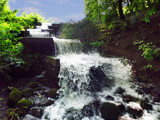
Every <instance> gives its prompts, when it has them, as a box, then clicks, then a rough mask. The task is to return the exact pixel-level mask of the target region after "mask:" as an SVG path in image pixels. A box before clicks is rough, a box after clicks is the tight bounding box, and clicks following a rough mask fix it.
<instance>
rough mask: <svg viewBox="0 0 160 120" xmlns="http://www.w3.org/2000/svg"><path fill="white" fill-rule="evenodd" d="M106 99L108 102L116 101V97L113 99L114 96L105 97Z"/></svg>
mask: <svg viewBox="0 0 160 120" xmlns="http://www.w3.org/2000/svg"><path fill="white" fill-rule="evenodd" d="M105 98H106V100H110V101H114V97H112V96H110V95H108V96H107V97H105Z"/></svg>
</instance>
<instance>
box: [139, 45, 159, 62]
mask: <svg viewBox="0 0 160 120" xmlns="http://www.w3.org/2000/svg"><path fill="white" fill-rule="evenodd" d="M139 50H143V53H142V56H143V57H144V58H145V59H147V60H153V59H154V58H155V57H159V56H160V49H159V48H156V47H155V46H154V45H152V42H151V43H147V44H142V45H140V46H139Z"/></svg>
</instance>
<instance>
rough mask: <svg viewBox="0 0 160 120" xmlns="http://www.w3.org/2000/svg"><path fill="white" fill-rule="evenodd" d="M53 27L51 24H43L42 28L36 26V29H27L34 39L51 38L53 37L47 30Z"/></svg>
mask: <svg viewBox="0 0 160 120" xmlns="http://www.w3.org/2000/svg"><path fill="white" fill-rule="evenodd" d="M51 25H52V24H51V23H42V26H36V28H35V29H27V31H29V32H30V35H31V37H32V38H49V37H51V35H50V33H49V32H48V31H47V29H48V26H51Z"/></svg>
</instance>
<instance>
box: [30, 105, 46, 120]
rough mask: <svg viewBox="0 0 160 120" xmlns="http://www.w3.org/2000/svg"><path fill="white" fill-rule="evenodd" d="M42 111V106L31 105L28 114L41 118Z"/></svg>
mask: <svg viewBox="0 0 160 120" xmlns="http://www.w3.org/2000/svg"><path fill="white" fill-rule="evenodd" d="M43 112H44V108H42V107H33V108H31V110H30V114H31V115H32V116H35V117H37V118H41V117H42V115H43Z"/></svg>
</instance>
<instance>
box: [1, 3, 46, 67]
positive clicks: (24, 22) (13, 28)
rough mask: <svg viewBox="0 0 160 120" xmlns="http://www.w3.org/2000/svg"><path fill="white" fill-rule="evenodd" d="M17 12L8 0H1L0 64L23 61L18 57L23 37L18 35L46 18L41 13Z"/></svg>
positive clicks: (21, 48)
mask: <svg viewBox="0 0 160 120" xmlns="http://www.w3.org/2000/svg"><path fill="white" fill-rule="evenodd" d="M17 13H18V10H13V11H11V10H10V8H9V6H8V0H0V64H5V63H15V62H17V63H19V62H22V59H20V58H18V57H17V55H18V54H19V53H21V51H22V50H23V45H22V44H21V42H20V40H21V37H19V36H18V35H19V34H20V31H21V30H25V29H27V28H33V27H34V25H36V24H37V23H38V22H39V21H43V20H44V18H43V17H41V16H40V15H39V14H35V13H31V14H25V13H23V14H22V15H21V16H19V17H18V16H17Z"/></svg>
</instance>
